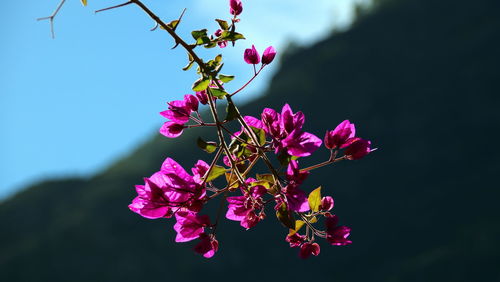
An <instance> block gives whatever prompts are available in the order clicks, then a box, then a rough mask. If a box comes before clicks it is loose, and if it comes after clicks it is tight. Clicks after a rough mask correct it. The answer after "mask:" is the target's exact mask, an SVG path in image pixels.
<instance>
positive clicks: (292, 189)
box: [282, 183, 310, 212]
mask: <svg viewBox="0 0 500 282" xmlns="http://www.w3.org/2000/svg"><path fill="white" fill-rule="evenodd" d="M282 191H283V193H284V194H285V196H286V201H287V202H288V208H289V209H290V210H291V211H296V212H306V211H308V210H310V207H309V202H308V200H307V195H306V193H305V192H304V191H302V190H301V189H300V188H299V187H298V185H296V184H292V183H290V184H288V185H287V186H285V187H284V188H283V189H282Z"/></svg>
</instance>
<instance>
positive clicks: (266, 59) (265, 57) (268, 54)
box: [262, 46, 276, 65]
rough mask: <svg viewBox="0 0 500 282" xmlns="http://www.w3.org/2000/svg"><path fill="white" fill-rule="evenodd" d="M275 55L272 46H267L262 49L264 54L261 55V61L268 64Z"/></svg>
mask: <svg viewBox="0 0 500 282" xmlns="http://www.w3.org/2000/svg"><path fill="white" fill-rule="evenodd" d="M275 56H276V49H274V47H273V46H269V47H267V48H266V50H264V54H263V55H262V63H263V64H265V65H268V64H270V63H271V62H272V61H273V60H274V57H275Z"/></svg>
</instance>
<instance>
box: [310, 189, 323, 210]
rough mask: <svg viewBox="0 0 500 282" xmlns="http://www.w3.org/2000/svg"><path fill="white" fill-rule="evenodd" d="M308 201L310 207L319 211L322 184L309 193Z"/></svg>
mask: <svg viewBox="0 0 500 282" xmlns="http://www.w3.org/2000/svg"><path fill="white" fill-rule="evenodd" d="M307 201H308V202H309V208H311V210H312V211H313V212H317V211H319V207H320V206H321V186H320V187H318V188H316V189H314V190H313V191H312V192H311V193H309V197H308V198H307Z"/></svg>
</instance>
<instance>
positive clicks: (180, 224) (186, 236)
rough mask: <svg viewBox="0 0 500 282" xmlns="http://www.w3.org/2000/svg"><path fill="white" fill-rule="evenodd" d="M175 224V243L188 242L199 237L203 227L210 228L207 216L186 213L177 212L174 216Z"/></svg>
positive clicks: (203, 229)
mask: <svg viewBox="0 0 500 282" xmlns="http://www.w3.org/2000/svg"><path fill="white" fill-rule="evenodd" d="M175 219H177V222H176V223H175V225H174V230H175V231H176V232H177V236H176V237H175V241H176V242H188V241H191V240H194V239H196V238H198V237H200V234H201V233H203V232H204V231H205V227H208V226H210V218H208V216H207V215H198V214H195V213H191V212H187V211H179V212H177V213H176V214H175Z"/></svg>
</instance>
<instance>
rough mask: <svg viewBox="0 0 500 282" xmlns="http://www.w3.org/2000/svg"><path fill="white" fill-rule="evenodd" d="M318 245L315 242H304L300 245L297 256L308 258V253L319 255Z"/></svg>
mask: <svg viewBox="0 0 500 282" xmlns="http://www.w3.org/2000/svg"><path fill="white" fill-rule="evenodd" d="M319 252H320V247H319V245H318V244H317V243H304V244H303V245H302V247H300V252H299V256H300V258H302V259H306V258H308V257H309V256H310V255H314V256H317V255H319Z"/></svg>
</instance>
